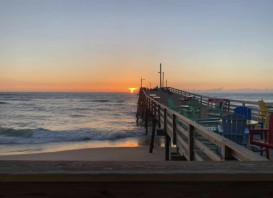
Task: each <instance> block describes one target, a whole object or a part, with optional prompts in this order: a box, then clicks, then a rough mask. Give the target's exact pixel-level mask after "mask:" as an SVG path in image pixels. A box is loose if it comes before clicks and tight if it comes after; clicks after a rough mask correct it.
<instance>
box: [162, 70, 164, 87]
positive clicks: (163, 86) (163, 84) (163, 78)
mask: <svg viewBox="0 0 273 198" xmlns="http://www.w3.org/2000/svg"><path fill="white" fill-rule="evenodd" d="M162 82H163V83H162V86H163V87H164V72H163V79H162Z"/></svg>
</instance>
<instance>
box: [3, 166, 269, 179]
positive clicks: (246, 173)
mask: <svg viewBox="0 0 273 198" xmlns="http://www.w3.org/2000/svg"><path fill="white" fill-rule="evenodd" d="M101 181H103V182H139V181H159V182H165V181H172V182H181V181H182V182H189V181H193V182H195V181H197V182H198V181H273V163H272V162H271V161H265V162H237V161H227V162H195V161H193V162H189V161H179V162H178V161H169V162H165V161H162V162H114V161H113V162H109V161H101V162H83V161H0V182H101Z"/></svg>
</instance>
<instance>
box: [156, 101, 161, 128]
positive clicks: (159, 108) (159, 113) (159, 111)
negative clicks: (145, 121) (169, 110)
mask: <svg viewBox="0 0 273 198" xmlns="http://www.w3.org/2000/svg"><path fill="white" fill-rule="evenodd" d="M157 111H158V118H157V120H158V128H159V129H161V120H160V119H161V107H160V105H159V104H158V110H157Z"/></svg>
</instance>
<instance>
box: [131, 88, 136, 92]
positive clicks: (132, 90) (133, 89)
mask: <svg viewBox="0 0 273 198" xmlns="http://www.w3.org/2000/svg"><path fill="white" fill-rule="evenodd" d="M136 89H137V88H129V90H130V92H131V93H134V91H135V90H136Z"/></svg>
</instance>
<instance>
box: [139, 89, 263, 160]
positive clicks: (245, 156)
mask: <svg viewBox="0 0 273 198" xmlns="http://www.w3.org/2000/svg"><path fill="white" fill-rule="evenodd" d="M150 95H152V96H154V95H156V96H157V97H151V96H150ZM187 96H190V97H191V98H194V99H195V100H197V101H199V102H200V106H201V117H202V116H203V115H204V114H207V109H208V107H213V106H214V105H215V103H212V102H210V101H211V98H209V97H206V96H202V95H198V94H194V93H189V92H185V91H181V90H177V89H174V88H162V89H157V90H146V89H142V90H141V91H140V95H139V102H138V113H137V117H139V116H140V117H142V119H143V120H144V121H145V128H146V132H148V121H149V120H150V121H151V123H152V136H151V149H150V151H152V148H153V138H154V136H155V131H156V125H157V128H159V129H162V130H163V131H164V134H165V159H166V160H169V159H170V156H169V148H170V145H171V144H172V145H174V146H176V148H177V151H178V153H179V154H180V155H181V156H183V157H185V158H186V159H187V160H188V161H225V160H238V161H266V160H267V159H266V158H264V157H262V156H260V155H259V154H257V153H254V152H252V151H251V150H249V149H247V148H245V147H243V146H240V145H238V144H236V143H234V142H233V141H231V140H229V139H227V138H225V137H223V136H221V135H219V134H217V133H215V132H213V131H211V130H209V129H208V128H206V127H204V126H202V125H200V124H198V123H196V122H194V121H193V120H191V119H189V118H187V117H185V116H183V115H181V114H180V113H178V112H177V111H174V110H172V109H171V108H169V107H168V106H167V101H168V99H169V98H172V99H173V100H174V101H175V102H176V103H177V104H178V103H181V101H179V100H181V99H183V98H186V97H187ZM225 100H226V101H227V102H226V103H225V107H224V114H228V113H230V112H232V111H233V109H234V108H235V107H236V106H240V105H243V106H245V105H252V108H253V117H254V118H255V117H257V115H258V103H257V102H250V101H239V100H229V99H225Z"/></svg>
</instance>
